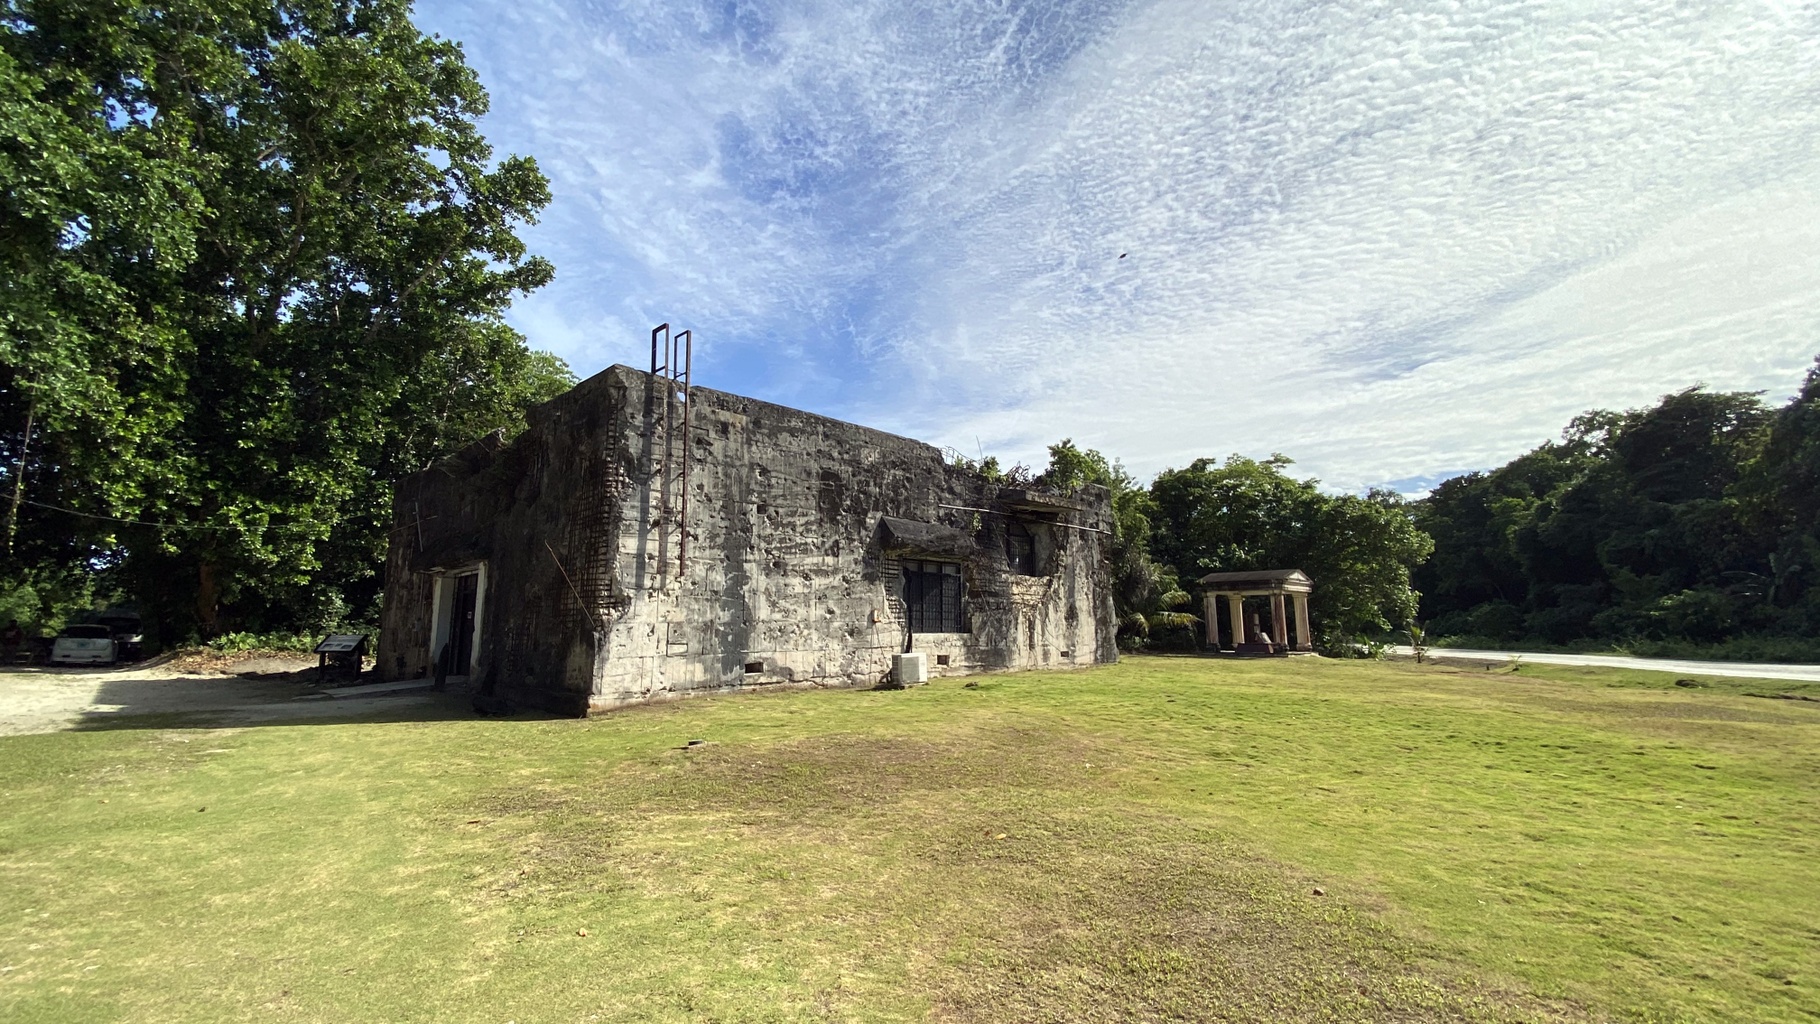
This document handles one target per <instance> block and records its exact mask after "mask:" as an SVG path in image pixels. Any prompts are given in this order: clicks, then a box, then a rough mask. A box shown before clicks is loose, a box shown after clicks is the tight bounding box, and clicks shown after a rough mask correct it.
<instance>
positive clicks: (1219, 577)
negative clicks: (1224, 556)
mask: <svg viewBox="0 0 1820 1024" xmlns="http://www.w3.org/2000/svg"><path fill="white" fill-rule="evenodd" d="M1200 583H1201V586H1203V587H1206V588H1207V589H1209V590H1215V591H1231V592H1238V591H1245V592H1251V593H1266V594H1268V593H1284V594H1306V593H1309V592H1311V591H1313V590H1314V581H1313V580H1311V579H1309V578H1308V575H1307V574H1306V573H1304V572H1303V571H1302V570H1300V569H1253V570H1249V571H1247V572H1210V573H1208V574H1207V575H1205V576H1202V577H1201V580H1200Z"/></svg>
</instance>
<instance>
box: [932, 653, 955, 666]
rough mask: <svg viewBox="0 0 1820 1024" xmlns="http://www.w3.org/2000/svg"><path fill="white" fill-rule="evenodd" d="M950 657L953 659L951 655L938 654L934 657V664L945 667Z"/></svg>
mask: <svg viewBox="0 0 1820 1024" xmlns="http://www.w3.org/2000/svg"><path fill="white" fill-rule="evenodd" d="M952 657H953V655H949V654H938V655H936V656H935V663H936V664H937V665H947V664H948V662H949V659H950V658H952Z"/></svg>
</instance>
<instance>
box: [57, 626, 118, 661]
mask: <svg viewBox="0 0 1820 1024" xmlns="http://www.w3.org/2000/svg"><path fill="white" fill-rule="evenodd" d="M118 657H119V652H118V650H117V649H116V648H115V646H114V631H113V630H112V629H109V628H108V627H106V626H65V627H64V629H63V632H61V633H58V634H57V639H56V640H55V641H54V642H53V643H52V644H51V664H53V665H112V664H113V663H114V662H115V660H116V659H118Z"/></svg>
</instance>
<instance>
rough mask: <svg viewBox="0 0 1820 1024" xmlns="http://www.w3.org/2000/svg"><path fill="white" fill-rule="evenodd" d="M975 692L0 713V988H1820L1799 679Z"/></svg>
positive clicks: (1091, 686)
mask: <svg viewBox="0 0 1820 1024" xmlns="http://www.w3.org/2000/svg"><path fill="white" fill-rule="evenodd" d="M977 682H978V685H977V686H966V685H963V683H962V681H959V680H946V681H941V682H938V683H936V684H933V685H931V686H928V687H923V688H919V689H915V690H910V691H906V692H896V693H892V692H856V691H811V692H794V693H785V694H774V695H752V696H738V697H718V698H705V699H697V700H690V701H683V702H677V703H673V704H668V705H662V706H656V707H649V708H641V709H633V710H629V711H625V712H621V713H618V714H613V715H608V716H605V717H601V718H596V719H593V720H590V721H569V720H532V719H529V718H516V719H505V720H480V719H459V718H458V719H452V720H447V721H408V722H347V723H336V724H316V723H311V724H295V725H286V726H272V727H262V728H239V729H216V728H209V727H208V726H207V723H205V722H204V723H197V722H193V721H192V722H183V721H176V720H166V721H162V722H155V721H147V720H141V721H139V722H132V721H131V720H127V721H125V722H123V723H116V724H131V725H138V726H141V727H138V728H115V729H110V730H107V731H93V732H73V733H62V734H57V735H47V736H25V737H13V738H8V739H0V921H4V925H3V926H0V1019H4V1020H6V1021H16V1022H26V1021H58V1022H78V1021H115V1020H121V1021H135V1022H138V1021H211V1020H261V1021H264V1020H273V1021H290V1020H297V1021H335V1022H340V1021H477V1022H482V1021H486V1022H498V1024H504V1022H507V1021H516V1022H517V1024H541V1022H546V1021H562V1022H588V1021H634V1020H641V1021H642V1020H651V1021H735V1020H751V1021H821V1020H923V1019H929V1018H931V1017H933V1018H938V1019H944V1020H962V1021H1045V1020H1055V1021H1060V1020H1082V1021H1089V1020H1091V1021H1113V1020H1130V1021H1161V1020H1184V1021H1207V1020H1218V1021H1226V1020H1230V1021H1353V1020H1383V1021H1430V1020H1484V1021H1515V1020H1626V1021H1628V1020H1636V1021H1682V1020H1685V1021H1746V1020H1748V1021H1766V1022H1767V1021H1814V1020H1820V703H1812V702H1805V701H1788V700H1766V699H1762V698H1759V697H1752V696H1747V695H1746V694H1747V693H1751V692H1765V693H1768V692H1774V693H1806V694H1810V695H1820V694H1816V691H1817V690H1820V688H1816V687H1813V686H1807V687H1805V688H1803V687H1802V686H1800V685H1796V686H1790V685H1788V684H1770V683H1750V682H1746V681H1725V680H1702V681H1700V682H1701V684H1702V685H1700V686H1695V687H1681V686H1676V685H1675V680H1674V677H1672V676H1662V675H1656V674H1649V673H1627V672H1614V671H1608V670H1597V669H1579V668H1567V667H1557V666H1539V665H1538V666H1524V667H1523V668H1522V669H1521V670H1520V671H1517V672H1515V673H1513V672H1511V671H1509V670H1508V669H1502V668H1501V669H1495V670H1488V669H1486V668H1484V667H1481V666H1472V667H1469V668H1450V667H1445V666H1415V665H1407V664H1382V663H1363V662H1360V663H1347V662H1328V661H1317V660H1312V659H1298V660H1293V661H1287V662H1285V661H1270V662H1227V661H1204V660H1193V659H1173V658H1136V659H1129V660H1127V661H1126V662H1125V663H1124V664H1121V665H1119V666H1117V667H1114V668H1107V669H1101V670H1094V671H1088V672H1078V673H1070V674H1044V673H1033V674H1026V675H1007V676H992V677H983V678H980V679H978V680H977ZM691 739H701V740H705V741H706V742H705V743H703V744H701V745H699V746H697V747H694V748H689V749H684V745H685V744H686V742H687V741H688V740H691ZM1316 890H1319V892H1318V893H1317V891H1316Z"/></svg>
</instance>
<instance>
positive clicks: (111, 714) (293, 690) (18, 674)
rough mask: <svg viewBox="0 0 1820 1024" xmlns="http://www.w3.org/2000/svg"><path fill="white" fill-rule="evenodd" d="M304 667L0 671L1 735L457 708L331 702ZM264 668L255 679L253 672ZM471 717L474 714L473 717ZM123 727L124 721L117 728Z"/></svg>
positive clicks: (421, 699)
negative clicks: (185, 720)
mask: <svg viewBox="0 0 1820 1024" xmlns="http://www.w3.org/2000/svg"><path fill="white" fill-rule="evenodd" d="M306 664H308V662H304V661H297V662H295V663H289V662H284V663H279V662H276V661H275V660H274V659H266V660H265V661H264V662H261V663H257V664H253V665H252V667H251V670H249V668H248V666H247V665H242V666H236V670H237V671H238V672H240V673H245V674H223V673H204V672H184V671H180V670H176V669H172V668H168V667H163V666H156V667H145V666H125V667H122V668H111V669H76V668H16V669H0V736H17V735H23V734H27V733H40V732H58V731H61V730H64V729H73V728H83V727H89V728H93V727H95V726H97V725H103V726H105V725H107V724H110V723H112V722H114V721H115V720H118V719H126V718H130V717H132V716H139V715H159V714H191V713H203V714H207V715H208V716H209V717H211V718H218V719H221V720H223V721H224V722H226V723H231V724H252V723H256V722H282V721H288V720H300V719H309V718H345V717H354V716H363V715H367V714H373V713H398V714H404V715H409V716H411V717H423V716H424V715H426V714H433V713H435V712H436V711H437V710H438V709H439V708H441V707H442V706H443V705H449V706H451V707H453V706H454V705H455V704H457V703H460V701H458V700H456V698H457V697H458V695H455V694H432V693H429V692H427V691H425V690H421V689H419V690H407V691H402V692H393V693H381V694H371V693H360V694H348V695H341V696H336V697H333V698H328V697H324V696H323V692H324V691H323V689H322V687H321V686H320V685H318V684H317V683H316V681H315V680H314V679H313V678H310V677H309V675H308V674H307V673H299V672H297V671H295V670H296V669H299V668H302V667H304V665H306ZM259 669H264V670H266V671H265V672H263V673H258V672H257V670H259ZM470 713H471V712H470ZM121 724H126V723H121Z"/></svg>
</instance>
